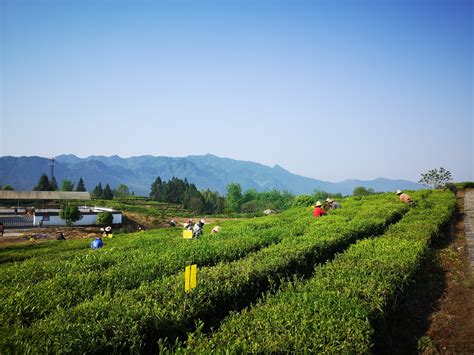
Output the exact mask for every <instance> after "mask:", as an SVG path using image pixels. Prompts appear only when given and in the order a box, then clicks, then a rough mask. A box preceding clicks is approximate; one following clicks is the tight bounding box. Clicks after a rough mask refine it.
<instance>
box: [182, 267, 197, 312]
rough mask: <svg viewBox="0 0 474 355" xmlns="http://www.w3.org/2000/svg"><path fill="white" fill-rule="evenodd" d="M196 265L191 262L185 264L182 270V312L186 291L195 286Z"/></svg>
mask: <svg viewBox="0 0 474 355" xmlns="http://www.w3.org/2000/svg"><path fill="white" fill-rule="evenodd" d="M196 276H197V265H196V264H193V265H190V266H186V269H185V270H184V308H183V313H186V304H187V300H188V292H189V291H190V290H192V289H193V288H196Z"/></svg>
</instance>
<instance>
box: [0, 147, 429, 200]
mask: <svg viewBox="0 0 474 355" xmlns="http://www.w3.org/2000/svg"><path fill="white" fill-rule="evenodd" d="M56 162H57V163H56V168H55V176H56V180H57V181H58V184H59V185H60V184H61V181H62V180H63V179H65V178H68V179H71V180H73V181H74V182H76V183H77V181H78V180H79V178H80V177H81V176H82V177H83V179H84V181H85V184H86V188H87V189H88V191H91V190H92V189H93V188H94V187H95V186H96V185H97V184H98V183H99V182H102V185H103V186H105V184H106V183H109V184H110V186H111V187H112V188H114V187H116V186H117V185H119V184H126V185H127V186H128V187H129V189H130V191H135V194H137V195H148V194H149V192H150V185H151V184H152V182H153V181H155V179H156V177H157V176H160V177H161V179H162V180H169V179H171V178H172V177H173V176H176V177H178V178H181V179H184V178H187V180H188V181H189V182H190V183H194V184H195V185H196V186H197V187H198V189H210V190H212V191H218V192H220V193H222V194H224V193H225V191H226V186H227V184H229V183H231V182H237V183H240V185H241V186H242V189H243V190H247V189H249V188H255V189H256V190H257V191H266V190H270V189H273V188H276V189H278V190H287V191H290V192H292V193H294V194H303V193H311V192H312V191H313V190H314V189H316V188H318V189H321V190H323V191H327V192H330V193H337V192H340V193H342V194H343V195H349V194H351V193H352V191H353V190H354V188H355V187H357V186H364V187H366V188H372V189H374V190H375V191H395V190H397V189H402V190H417V189H420V188H421V187H422V186H421V185H419V184H417V183H414V182H411V181H407V180H391V179H386V178H378V179H375V180H368V181H365V180H345V181H342V182H338V183H333V182H327V181H322V180H316V179H312V178H307V177H304V176H300V175H296V174H292V173H290V172H289V171H287V170H285V169H283V168H282V167H281V166H278V165H275V166H274V167H269V166H265V165H262V164H258V163H254V162H249V161H241V160H234V159H228V158H220V157H217V156H215V155H212V154H207V155H191V156H187V157H183V158H171V157H155V156H151V155H143V156H138V157H131V158H121V157H119V156H116V155H113V156H110V157H105V156H90V157H87V158H78V157H77V156H75V155H72V154H69V155H60V156H58V157H56ZM49 172H50V167H49V160H48V159H47V158H41V157H35V156H33V157H11V156H5V157H0V184H1V185H6V184H9V185H12V186H13V187H14V188H15V189H16V190H31V189H32V188H33V187H34V186H35V185H36V184H37V183H38V180H39V177H40V176H41V174H43V173H46V174H47V175H48V176H49Z"/></svg>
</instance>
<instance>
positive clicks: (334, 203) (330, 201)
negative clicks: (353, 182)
mask: <svg viewBox="0 0 474 355" xmlns="http://www.w3.org/2000/svg"><path fill="white" fill-rule="evenodd" d="M326 203H327V205H328V207H329V209H331V210H336V209H338V208H341V207H342V206H341V204H340V203H339V202H337V201H334V200H333V199H332V198H329V197H328V198H327V199H326Z"/></svg>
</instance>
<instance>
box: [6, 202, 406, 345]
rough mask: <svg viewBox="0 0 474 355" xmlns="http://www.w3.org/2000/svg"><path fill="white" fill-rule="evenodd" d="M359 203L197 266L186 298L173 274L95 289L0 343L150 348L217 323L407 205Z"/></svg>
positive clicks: (373, 229) (14, 330)
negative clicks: (352, 211)
mask: <svg viewBox="0 0 474 355" xmlns="http://www.w3.org/2000/svg"><path fill="white" fill-rule="evenodd" d="M367 201H369V200H367ZM359 209H360V211H359V213H358V214H357V215H356V216H355V217H354V218H353V219H352V220H351V221H350V222H348V221H347V217H346V216H342V215H341V216H339V215H336V214H335V215H333V216H331V217H330V218H320V219H317V220H315V222H314V223H316V225H317V228H313V229H311V231H308V232H307V233H305V234H304V235H301V236H297V235H292V236H288V237H286V238H284V239H282V241H281V242H280V243H278V244H273V245H271V246H269V247H267V248H263V249H261V250H260V251H258V252H256V253H252V254H250V255H249V256H247V257H245V258H243V259H240V260H237V261H234V262H228V263H219V264H217V265H216V266H213V267H204V268H200V270H199V274H198V287H197V288H196V289H195V290H193V291H192V292H190V294H189V296H188V297H186V296H185V294H184V292H183V291H184V290H183V276H182V274H181V273H180V274H178V275H175V276H170V277H163V278H161V279H157V280H155V281H152V282H148V283H143V284H142V285H141V286H140V287H139V288H137V289H132V290H117V291H116V292H115V294H113V295H112V294H110V293H109V292H104V293H100V294H96V295H95V296H94V298H93V299H92V300H87V301H85V302H83V303H81V304H79V305H77V306H76V307H73V308H70V309H67V308H58V309H57V310H56V311H55V312H54V313H53V314H51V315H50V316H48V317H46V318H44V319H42V320H39V321H36V322H34V323H33V324H32V325H31V326H30V327H14V328H12V329H10V330H9V331H8V332H7V331H2V333H3V334H1V335H3V336H2V338H3V339H4V340H3V342H2V347H3V348H4V349H6V350H7V351H12V350H13V351H21V352H24V351H30V352H45V351H52V352H104V351H125V352H129V351H132V352H136V351H146V350H149V349H156V348H157V347H158V343H157V342H158V341H160V342H163V341H164V340H165V339H166V338H168V339H172V340H174V339H175V338H177V337H183V336H184V335H185V334H186V333H187V332H188V331H189V330H192V329H193V327H194V325H195V322H197V321H199V320H204V321H209V322H211V323H212V322H213V321H216V320H217V321H218V320H219V319H221V318H222V317H223V316H224V315H225V314H227V313H228V312H229V311H230V310H233V309H240V308H242V307H243V306H246V305H248V304H249V303H250V302H253V301H254V300H255V299H257V298H258V297H259V296H260V295H261V293H262V292H264V291H265V290H268V288H269V287H270V285H272V284H278V283H279V282H280V281H281V279H282V278H285V277H288V276H290V275H293V274H295V273H300V274H301V273H308V272H309V273H310V272H311V270H313V268H314V265H315V264H316V263H320V262H324V261H325V260H327V259H328V258H331V257H332V256H333V255H334V254H335V253H336V252H339V251H341V250H343V249H344V248H346V247H347V246H348V245H349V244H351V243H353V242H355V241H356V240H358V239H360V238H363V237H368V236H370V235H376V234H380V233H382V232H383V230H384V229H385V228H386V226H387V225H389V224H390V223H393V222H394V221H396V220H398V219H399V218H401V216H402V215H403V213H404V212H406V210H407V209H408V208H407V206H406V205H403V204H400V203H398V202H397V200H396V198H393V196H392V197H390V196H378V197H377V198H372V199H370V203H366V204H364V202H363V201H362V202H361V204H360V207H359ZM185 304H186V306H185Z"/></svg>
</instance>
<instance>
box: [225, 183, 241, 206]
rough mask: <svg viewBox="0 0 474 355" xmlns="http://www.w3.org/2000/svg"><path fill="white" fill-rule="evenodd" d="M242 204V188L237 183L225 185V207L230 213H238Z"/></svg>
mask: <svg viewBox="0 0 474 355" xmlns="http://www.w3.org/2000/svg"><path fill="white" fill-rule="evenodd" d="M241 204H242V187H241V186H240V184H238V183H231V184H229V185H227V207H228V208H229V211H231V212H239V211H240V205H241Z"/></svg>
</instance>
